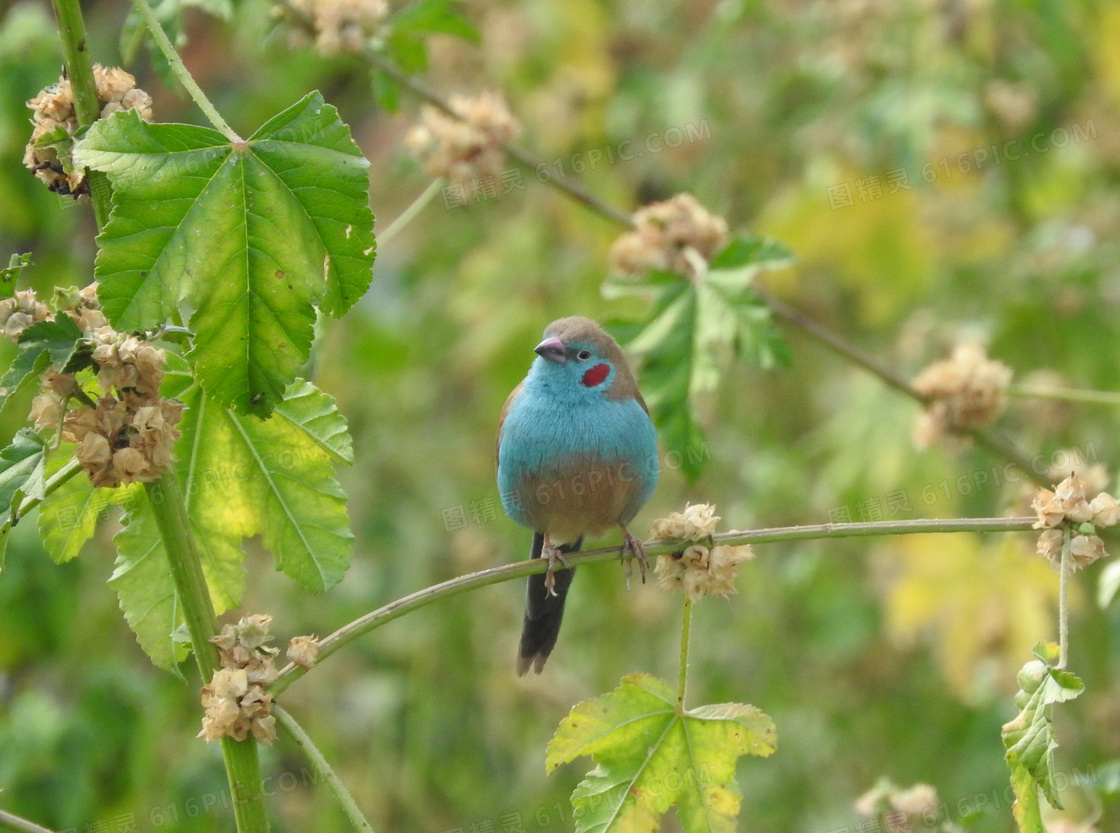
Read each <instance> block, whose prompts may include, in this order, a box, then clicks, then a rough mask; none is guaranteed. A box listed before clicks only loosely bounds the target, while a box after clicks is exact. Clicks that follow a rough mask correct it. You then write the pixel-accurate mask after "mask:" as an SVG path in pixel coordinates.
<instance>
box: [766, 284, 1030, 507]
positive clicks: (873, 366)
mask: <svg viewBox="0 0 1120 833" xmlns="http://www.w3.org/2000/svg"><path fill="white" fill-rule="evenodd" d="M752 288H753V287H752ZM753 290H754V293H755V294H756V295H757V296H758V297H759V298H760V299H761V300H762V301H763V303H765V304H766V306H768V307H769V308H770V310H771V312H773V313H774V315H776V316H778V317H779V318H781V319H782V320H783V321H785V322H787V323H789V324H792V325H793V326H795V327H797V328H798V329H799V330H801V331H802V332H803V333H805V334H806V335H808V336H811V337H812V338H814V339H816V340H817V341H819V342H820V343H821V344H823V345H824V346H826V347H828V348H829V349H830V350H833V351H835V352H837V353H839V354H840V355H841V356H844V357H845V358H847V359H848V360H849V361H851V362H852V363H853V364H856V365H858V366H859V367H862V368H863V369H864V370H866V371H867V372H868V373H870V374H871V375H872V376H877V377H878V378H879V379H881V380H882V381H883V382H884V383H885V384H886V385H888V386H889V387H892V388H894V389H895V390H897V391H899V392H900V393H902V394H904V395H905V396H908V397H910V398H911V399H913V400H914V401H915V402H917V403H919V404H920V405H925V404H927V403H928V402H929V399H928V397H926V396H923V395H922V394H921V393H919V392H918V391H917V390H915V389H914V387H913V385H911V384H910V381H909V380H908V379H906V378H905V377H904V376H902V375H901V374H899V373H898V372H897V371H895V370H894V369H893V368H890V367H888V366H887V365H885V364H883V363H882V362H880V361H879V360H878V359H876V358H875V357H874V356H872V355H870V354H869V353H865V352H864V351H863V350H861V349H860V348H858V347H856V346H855V345H854V344H851V343H849V342H848V341H847V340H845V339H844V338H843V337H842V336H840V335H838V334H836V333H834V332H832V331H831V330H829V329H828V328H827V327H825V326H823V325H822V324H820V323H818V322H816V321H814V320H813V319H811V318H809V317H808V316H806V315H804V314H802V313H801V312H799V311H797V310H795V309H793V308H792V307H788V306H786V305H785V304H783V303H782V302H781V301H779V300H777V299H776V298H773V297H771V296H770V295H768V294H766V293H765V292H762V291H761V290H759V289H757V288H753ZM964 433H965V435H966V436H969V437H971V438H972V439H973V440H975V441H976V443H977V444H978V445H980V446H982V447H983V448H985V449H987V450H988V451H990V452H992V453H994V454H995V455H996V456H998V457H1003V458H1004V459H1007V460H1010V461H1011V462H1013V463H1014V464H1015V465H1017V466H1018V467H1019V468H1020V469H1022V471H1023V473H1024V474H1025V475H1026V476H1027V477H1029V478H1030V479H1031V480H1032V481H1033V482H1034V483H1035V484H1036V485H1038V486H1049V485H1051V484H1049V483H1047V482H1046V478H1045V477H1044V476H1043V475H1041V474H1040V473H1038V472H1036V471H1035V470H1034V466H1033V465H1031V460H1030V458H1029V457H1027V455H1026V454H1024V453H1023V452H1022V451H1020V450H1019V449H1018V448H1017V447H1016V446H1015V445H1014V443H1012V442H1011V441H1010V440H1008V439H1007V438H1006V437H1003V436H1001V435H1000V434H997V433H996V432H995V431H993V430H991V429H989V428H975V429H973V430H971V431H966V432H964Z"/></svg>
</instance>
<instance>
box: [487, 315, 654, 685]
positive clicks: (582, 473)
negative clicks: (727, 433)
mask: <svg viewBox="0 0 1120 833" xmlns="http://www.w3.org/2000/svg"><path fill="white" fill-rule="evenodd" d="M533 351H534V352H535V353H536V354H537V355H536V358H534V359H533V362H532V365H531V366H530V368H529V372H528V375H527V376H526V377H525V379H524V380H523V381H522V382H521V383H520V384H519V385H518V386H517V387H516V388H514V390H513V392H512V393H510V395H509V397H508V398H507V399H506V402H505V405H504V407H503V408H502V413H501V417H500V419H499V423H498V442H497V458H498V460H497V462H498V490H499V496H500V498H501V503H502V508H503V509H504V510H505V512H506V514H507V515H509V516H510V518H512V519H513V520H514V521H515V522H517V523H518V524H520V525H522V526H525V527H529V528H530V529H532V530H533V544H532V548H531V550H530V554H529V557H530V558H531V559H532V558H545V559H547V561H548V570H547V572H545V573H543V574H541V573H535V574H533V575H532V576H530V577H529V586H528V591H527V594H526V595H527V600H526V610H525V620H524V623H523V625H522V631H521V641H520V645H519V647H518V658H517V673H518V676H521V675H524V674H525V673H526V672H527V671H528V670H529V668H530V667H532V668H533V670H534V671H536V673H538V674H539V673H540V672H541V670H542V669H543V668H544V664H545V661H546V660H547V659H548V656H549V654H551V653H552V649H553V648H554V647H555V646H556V639H557V636H558V635H559V633H560V622H561V619H562V618H563V615H564V601H565V598H566V597H567V594H568V589H569V587H571V583H572V578H573V576H574V574H575V568H574V567H570V566H569V565H568V562H567V559H566V557H565V556H567V555H569V554H571V553H573V552H578V551H579V549H580V547H581V546H582V545H583V539H584V536H597V535H601V534H603V533H605V532H607V531H608V530H610V529H611V528H613V527H619V528H621V530H622V535H623V542H622V547H621V555H622V558H623V560H624V563H625V565H626V570H627V578H628V579H629V575H630V572H631V564H632V562H633V561H635V560H636V561H637V562H638V565H639V568H640V570H641V575H642V580H643V581H644V580H645V573H646V564H647V559H646V554H645V549H644V548H643V546H642V542H641V541H640V540H639V539H638V538H636V537H634V536H633V535H632V534H631V533H630V530H629V529H628V528H627V525H628V524H629V523H630V522H631V521H632V520H633V519H634V516H635V515H637V514H638V511H639V510H640V509H641V508H642V506H643V505H644V504H645V503H646V502H647V501H648V500H649V499H650V498H651V497H652V496H653V493H654V491H655V490H656V488H657V475H658V469H659V460H658V456H657V432H656V430H655V429H654V427H653V422H652V421H651V420H650V417H649V408H647V407H646V403H645V400H644V399H642V395H641V393H640V392H639V391H638V386H637V383H636V382H635V380H634V374H633V373H632V372H631V370H630V366H629V365H628V364H627V362H626V356H625V355H624V354H623V352H622V348H621V347H619V345H618V342H617V341H615V340H614V339H613V338H612V337H611V336H610V335H609V334H608V333H607V331H606V330H604V329H603V328H602V327H601V326H600V325H599V324H597V323H596V322H595V321H592V320H591V319H590V318H584V317H582V316H578V315H577V316H570V317H568V318H561V319H559V320H557V321H553V322H552V323H551V324H549V325H548V326H547V327H546V328H545V330H544V337H543V339H542V341H541V342H540V344H538V345H537V346H536V347H535V348H534V350H533Z"/></svg>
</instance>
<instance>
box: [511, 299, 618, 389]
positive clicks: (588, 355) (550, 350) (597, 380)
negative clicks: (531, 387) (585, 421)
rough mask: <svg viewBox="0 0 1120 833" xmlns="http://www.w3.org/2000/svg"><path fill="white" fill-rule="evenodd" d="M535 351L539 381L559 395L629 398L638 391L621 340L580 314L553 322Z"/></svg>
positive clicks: (535, 368) (535, 373)
mask: <svg viewBox="0 0 1120 833" xmlns="http://www.w3.org/2000/svg"><path fill="white" fill-rule="evenodd" d="M534 352H535V353H536V354H537V359H536V360H535V361H534V362H533V371H532V375H533V376H534V377H536V379H535V381H536V383H537V384H540V385H541V386H542V387H545V388H547V389H548V390H549V391H550V392H552V393H554V394H556V395H560V396H563V397H565V398H570V399H587V398H595V397H601V396H604V395H605V396H607V397H608V398H610V399H625V398H627V397H632V396H634V394H635V392H636V388H635V386H634V380H633V376H631V374H630V369H629V367H628V366H627V364H626V358H625V357H624V356H623V354H622V349H621V348H620V347H619V346H618V342H617V341H615V340H614V339H613V338H611V337H610V335H608V334H607V331H606V330H604V329H603V328H602V327H600V326H599V325H598V324H596V323H595V322H594V321H592V320H591V319H590V318H583V317H581V316H578V315H576V316H571V317H570V318H561V319H560V320H558V321H553V322H552V323H551V324H549V325H548V327H547V328H546V329H545V331H544V339H543V340H542V341H541V343H540V344H538V345H537V346H536V348H535V349H534Z"/></svg>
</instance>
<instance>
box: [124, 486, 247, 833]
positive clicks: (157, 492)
mask: <svg viewBox="0 0 1120 833" xmlns="http://www.w3.org/2000/svg"><path fill="white" fill-rule="evenodd" d="M145 488H146V490H147V493H148V501H149V502H150V503H151V506H152V512H153V514H154V515H155V519H156V526H158V527H159V534H160V538H161V539H162V540H163V547H164V550H165V551H166V553H167V561H168V564H169V565H170V567H171V577H172V580H173V581H174V583H175V590H176V592H177V594H178V596H179V603H180V604H181V605H182V606H183V616H184V618H185V619H186V620H187V632H188V633H189V634H190V637H191V647H192V648H193V649H194V657H195V661H196V662H197V663H198V670H199V673H200V674H201V676H202V680H203V682H209V681H210V678H211V677H212V676H213V673H214V671H215V670H216V669H217V668H218V667H219V664H220V660H219V656H218V648H217V646H215V645H214V643H212V642H211V641H210V637H212V636H214V635H215V634H216V633H217V631H218V629H217V622H216V620H215V616H214V604H213V602H212V601H211V599H210V590H209V588H207V586H206V576H205V575H204V574H203V572H202V560H201V558H200V557H199V553H198V548H197V547H196V546H195V541H194V536H193V535H192V534H191V528H190V520H189V519H188V518H187V510H186V507H185V506H184V504H183V495H182V491H181V490H180V488H179V479H178V478H177V477H176V476H175V472H174V471H168V472H165V473H164V475H163V476H162V477H161V478H160V479H159V480H158V481H156V482H155V483H146V484H145ZM222 757H223V758H224V759H225V765H226V775H227V777H228V778H229V786H230V794H231V795H232V796H233V799H234V800H233V812H234V818H235V819H236V822H237V830H238V833H268V829H269V826H268V814H267V813H266V808H265V803H264V794H263V793H262V787H263V785H262V782H261V765H260V758H259V757H258V754H257V744H256V742H255V741H252V740H245V741H236V740H234V739H233V738H228V737H226V738H222Z"/></svg>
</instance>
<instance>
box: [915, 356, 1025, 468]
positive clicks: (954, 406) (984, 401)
mask: <svg viewBox="0 0 1120 833" xmlns="http://www.w3.org/2000/svg"><path fill="white" fill-rule="evenodd" d="M1009 384H1011V369H1010V368H1009V367H1007V365H1005V364H1003V363H1002V362H998V361H994V360H992V359H989V358H988V357H987V355H986V354H985V352H984V348H983V347H981V346H980V345H979V344H976V343H974V342H965V343H963V344H959V345H957V347H956V348H955V349H954V350H953V355H952V357H950V358H949V359H946V360H944V361H939V362H935V363H933V364H931V365H930V366H929V367H927V368H926V369H925V370H923V371H922V372H921V373H920V374H919V375H918V377H917V378H916V379H914V389H915V390H916V391H918V393H920V394H921V395H922V396H924V397H926V398H927V399H928V402H927V404H926V407H925V410H924V411H923V412H922V414H921V416H920V418H919V420H918V422H917V424H916V426H915V430H914V439H915V442H916V443H917V445H918V446H919V447H921V448H925V447H927V446H929V445H932V444H933V443H934V442H935V441H937V440H938V439H940V438H941V437H942V436H944V435H945V434H946V433H961V432H966V431H970V430H973V429H976V428H983V427H984V426H986V425H988V424H989V423H991V422H992V421H993V420H994V419H995V418H996V417H997V416H999V414H1000V413H1001V412H1002V411H1003V408H1004V405H1005V393H1006V391H1007V386H1008V385H1009Z"/></svg>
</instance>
